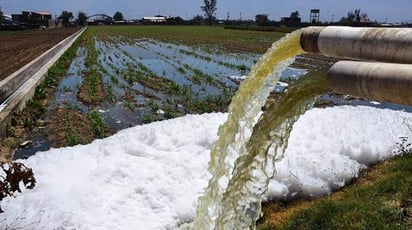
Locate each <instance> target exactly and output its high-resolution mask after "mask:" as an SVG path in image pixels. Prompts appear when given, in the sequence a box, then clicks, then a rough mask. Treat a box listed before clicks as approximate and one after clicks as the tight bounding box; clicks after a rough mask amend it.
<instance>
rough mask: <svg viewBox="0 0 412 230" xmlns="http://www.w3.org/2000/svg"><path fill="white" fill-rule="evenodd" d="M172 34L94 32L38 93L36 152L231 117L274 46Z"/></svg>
mask: <svg viewBox="0 0 412 230" xmlns="http://www.w3.org/2000/svg"><path fill="white" fill-rule="evenodd" d="M172 28H173V30H172V31H171V30H170V27H157V26H154V27H146V26H144V27H141V26H140V27H139V26H137V27H136V26H135V27H127V26H125V27H123V26H122V27H110V26H108V27H89V28H88V29H87V30H86V31H85V33H84V34H83V35H82V37H81V38H80V39H79V41H77V42H76V43H75V45H74V46H73V47H72V48H71V50H70V51H69V52H68V53H70V54H69V56H70V58H71V59H70V61H67V60H66V63H64V64H61V65H60V67H58V68H57V69H58V70H56V71H54V70H53V69H52V70H51V71H49V75H50V76H49V77H48V78H47V79H48V80H46V82H54V83H53V84H52V85H49V86H45V84H42V85H41V86H39V87H40V88H41V89H40V90H38V91H39V92H42V91H47V95H48V100H47V103H46V104H45V106H46V108H43V109H42V110H47V112H46V115H45V116H46V119H45V121H44V122H42V124H46V126H45V127H41V129H40V132H41V133H42V134H41V135H40V136H42V135H43V136H44V139H45V140H44V141H41V140H39V141H38V142H39V144H37V146H42V144H41V143H47V145H49V141H51V143H52V145H53V146H55V147H60V146H68V145H76V144H86V143H89V142H91V141H92V140H94V139H96V138H102V137H106V136H109V135H111V134H112V133H114V132H116V131H118V130H121V129H124V128H127V127H131V126H134V125H138V124H143V123H149V122H152V121H157V120H164V119H170V118H174V117H179V116H182V115H185V114H193V113H207V112H213V111H221V112H225V111H227V107H228V105H229V103H230V101H231V98H232V96H233V95H234V93H235V92H236V90H237V88H238V86H239V83H240V82H241V80H242V79H243V78H244V77H245V76H247V75H248V73H249V71H250V68H251V67H252V66H253V64H254V63H255V62H257V60H258V59H259V57H260V55H261V54H260V52H259V49H258V48H257V47H260V46H261V45H262V41H266V40H270V38H269V37H268V35H270V34H268V33H265V34H261V35H260V36H257V37H255V38H253V39H254V40H252V39H251V38H252V36H251V34H250V33H249V32H243V33H244V34H243V36H242V37H235V36H238V34H237V33H239V32H235V33H233V32H228V31H225V30H224V29H223V28H210V29H209V28H208V27H172ZM206 29H207V30H211V31H209V34H210V35H209V36H211V37H209V39H208V40H209V43H207V42H206V41H207V39H206V40H205V37H204V36H206ZM193 32H198V33H193ZM232 33H233V34H232ZM253 33H255V32H253ZM229 34H231V35H229ZM272 35H273V34H272ZM277 35H278V34H276V36H275V38H274V39H277ZM216 39H218V40H219V39H223V40H220V43H219V41H217V40H216ZM195 41H199V42H195ZM245 41H246V42H245ZM219 44H220V45H219ZM236 44H237V45H236ZM234 47H235V48H234ZM268 47H270V45H268ZM251 50H255V52H251ZM67 59H69V58H67ZM66 69H67V70H66ZM55 72H58V73H55ZM306 72H307V71H306V70H303V69H296V68H289V69H288V70H286V71H285V72H284V74H283V77H282V78H283V80H284V81H290V80H293V79H294V78H296V77H299V76H301V75H303V74H305V73H306ZM50 79H53V80H50ZM285 86H287V84H285V83H283V84H281V85H279V86H278V87H277V89H276V90H277V91H282V90H283V89H284V87H285ZM42 87H45V88H47V87H49V88H50V89H46V90H45V89H42ZM34 110H39V109H38V108H34ZM23 122H24V121H23ZM23 125H24V124H23ZM40 139H42V138H40ZM35 141H36V140H35ZM35 145H36V144H35ZM45 148H48V146H46V147H45ZM38 150H43V149H41V148H40V149H38V148H37V149H33V150H30V149H28V150H27V149H24V150H23V151H22V152H21V151H20V150H19V151H17V154H16V156H17V157H21V156H22V155H23V157H24V155H30V154H31V153H30V152H32V151H38ZM23 152H24V153H23ZM21 153H22V154H21Z"/></svg>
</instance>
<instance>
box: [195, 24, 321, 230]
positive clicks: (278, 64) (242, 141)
mask: <svg viewBox="0 0 412 230" xmlns="http://www.w3.org/2000/svg"><path fill="white" fill-rule="evenodd" d="M299 38H300V30H298V31H295V32H293V33H291V34H289V35H287V36H286V37H284V38H282V39H280V40H279V41H277V42H275V43H274V44H273V45H272V47H271V48H270V49H269V50H268V51H267V52H266V54H264V55H263V56H262V58H261V59H260V60H259V61H258V63H256V65H255V66H253V67H252V69H251V73H250V74H249V76H248V78H247V79H246V80H245V81H243V82H242V84H241V85H240V87H239V90H238V92H237V93H236V95H235V97H234V98H233V99H232V103H231V104H230V106H229V115H228V119H227V121H226V122H225V124H223V125H222V126H221V127H220V128H219V132H218V135H219V139H218V140H217V142H216V143H215V144H214V146H213V148H212V150H211V161H210V163H209V172H210V173H211V174H212V175H213V177H212V179H211V180H210V181H209V185H208V187H207V188H206V189H205V191H204V194H203V195H202V196H201V197H200V198H199V202H198V207H197V213H196V218H195V220H194V222H193V225H192V228H193V229H249V228H252V229H254V228H255V222H256V220H257V219H258V218H259V216H260V209H261V200H262V195H263V194H264V193H265V192H266V190H267V184H268V180H269V178H270V177H272V176H273V173H274V159H275V157H276V156H281V155H283V152H284V149H285V148H286V146H287V139H288V137H289V133H290V131H291V128H292V125H293V123H294V122H295V121H296V120H297V118H298V117H299V115H300V114H302V113H304V112H305V111H306V110H307V109H308V108H309V107H311V106H312V104H313V102H314V101H315V99H316V97H317V96H318V95H319V94H320V93H321V92H323V91H324V89H326V86H325V85H326V83H325V79H324V78H319V79H309V77H304V78H302V80H300V81H301V82H302V83H301V84H295V85H294V86H292V87H290V88H289V89H288V90H287V92H286V93H285V94H284V95H283V96H282V97H281V98H280V99H278V101H277V102H276V103H274V104H273V105H272V106H270V107H269V109H268V110H267V111H266V112H265V113H263V115H262V116H261V117H260V119H259V121H257V123H256V117H257V116H258V114H259V113H260V112H261V107H262V106H263V105H264V104H265V102H266V99H267V97H268V96H269V94H270V92H271V91H272V90H273V88H274V87H275V86H276V83H277V81H278V80H279V78H280V76H281V73H282V72H283V71H284V70H285V69H286V68H287V66H288V65H290V64H291V63H292V62H293V61H294V57H295V56H296V55H298V54H301V53H303V51H302V50H301V48H300V45H299Z"/></svg>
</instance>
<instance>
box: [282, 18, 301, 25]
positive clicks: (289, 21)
mask: <svg viewBox="0 0 412 230" xmlns="http://www.w3.org/2000/svg"><path fill="white" fill-rule="evenodd" d="M301 21H302V20H301V18H300V17H297V18H291V17H282V18H281V19H280V24H281V25H285V26H298V25H300V24H301Z"/></svg>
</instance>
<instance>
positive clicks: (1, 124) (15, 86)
mask: <svg viewBox="0 0 412 230" xmlns="http://www.w3.org/2000/svg"><path fill="white" fill-rule="evenodd" d="M85 30H86V28H83V29H81V30H79V31H78V32H76V33H74V34H72V35H71V36H69V37H68V38H66V39H64V40H63V41H61V42H60V43H58V44H57V45H55V46H54V47H53V48H51V49H49V50H48V51H46V52H45V53H43V54H42V55H41V56H39V57H38V58H36V59H34V60H33V61H31V62H30V63H28V64H27V65H25V66H23V67H22V68H21V69H19V70H18V71H16V72H14V73H13V74H11V75H10V76H8V77H7V78H6V79H4V80H3V81H1V82H0V100H1V101H2V102H3V103H2V104H1V105H0V137H4V136H5V135H6V128H7V125H8V124H9V123H10V120H11V116H12V114H13V113H14V112H15V111H21V110H22V109H24V107H25V106H26V102H27V101H28V100H30V99H31V98H32V97H33V96H34V92H35V89H36V86H37V85H39V84H40V83H41V81H42V80H43V78H44V77H45V76H46V75H47V72H48V70H49V68H50V67H51V66H52V65H53V64H54V63H56V62H57V60H58V59H59V58H60V57H61V56H62V55H63V54H64V52H66V50H67V49H68V48H69V47H70V46H71V45H72V44H73V43H74V41H76V39H77V38H78V37H79V36H80V35H81V34H82V33H83V32H84V31H85Z"/></svg>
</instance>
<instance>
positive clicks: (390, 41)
mask: <svg viewBox="0 0 412 230" xmlns="http://www.w3.org/2000/svg"><path fill="white" fill-rule="evenodd" d="M300 43H301V46H302V49H303V50H304V51H306V52H309V53H320V54H323V55H325V56H330V57H339V58H350V59H360V60H374V61H382V62H391V63H408V64H412V28H358V27H347V26H328V27H307V28H305V29H303V31H302V35H301V39H300Z"/></svg>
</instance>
